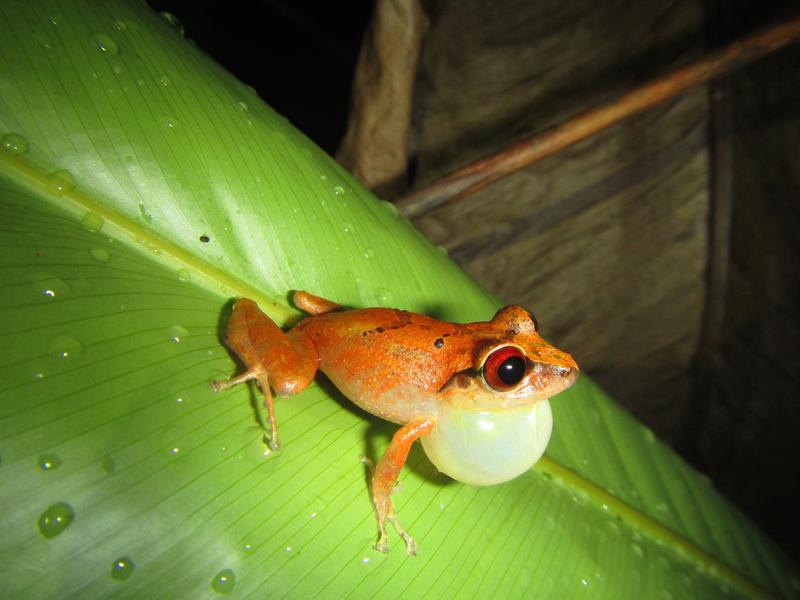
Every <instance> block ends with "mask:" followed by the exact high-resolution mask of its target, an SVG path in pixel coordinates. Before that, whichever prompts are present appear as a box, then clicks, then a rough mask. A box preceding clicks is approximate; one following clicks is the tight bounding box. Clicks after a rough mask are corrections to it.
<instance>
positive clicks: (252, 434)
mask: <svg viewBox="0 0 800 600" xmlns="http://www.w3.org/2000/svg"><path fill="white" fill-rule="evenodd" d="M241 447H242V453H241V454H242V455H244V458H245V459H247V462H249V463H251V464H254V465H261V464H264V463H266V462H267V461H268V460H269V459H270V458H272V457H273V456H275V453H274V452H273V451H272V450H271V449H270V447H269V445H268V444H267V443H266V441H265V439H264V431H263V430H262V429H261V428H260V427H256V426H255V425H254V426H251V427H245V428H244V430H243V431H242V443H241Z"/></svg>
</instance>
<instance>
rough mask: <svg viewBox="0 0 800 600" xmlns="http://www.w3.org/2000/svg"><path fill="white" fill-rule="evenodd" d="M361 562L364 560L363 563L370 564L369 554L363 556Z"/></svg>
mask: <svg viewBox="0 0 800 600" xmlns="http://www.w3.org/2000/svg"><path fill="white" fill-rule="evenodd" d="M361 562H362V563H363V564H365V565H368V564H369V556H365V557H364V558H362V559H361Z"/></svg>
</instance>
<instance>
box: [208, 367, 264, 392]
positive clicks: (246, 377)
mask: <svg viewBox="0 0 800 600" xmlns="http://www.w3.org/2000/svg"><path fill="white" fill-rule="evenodd" d="M256 377H257V375H256V374H255V373H254V372H253V371H245V372H244V373H242V374H241V375H237V376H236V377H231V378H230V379H215V380H214V381H212V382H211V389H213V390H214V391H215V392H221V391H222V390H227V389H228V388H229V387H233V386H235V385H239V384H240V383H247V382H248V381H250V380H251V379H256Z"/></svg>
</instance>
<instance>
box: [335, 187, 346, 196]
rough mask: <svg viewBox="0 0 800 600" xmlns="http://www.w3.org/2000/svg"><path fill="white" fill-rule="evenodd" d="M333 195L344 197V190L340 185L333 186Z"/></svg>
mask: <svg viewBox="0 0 800 600" xmlns="http://www.w3.org/2000/svg"><path fill="white" fill-rule="evenodd" d="M333 193H334V194H336V195H337V196H344V188H343V187H342V186H340V185H335V186H333Z"/></svg>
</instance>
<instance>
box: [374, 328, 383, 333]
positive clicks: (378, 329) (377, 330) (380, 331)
mask: <svg viewBox="0 0 800 600" xmlns="http://www.w3.org/2000/svg"><path fill="white" fill-rule="evenodd" d="M384 331H385V330H384V329H383V327H376V328H375V333H383V332H384Z"/></svg>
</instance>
